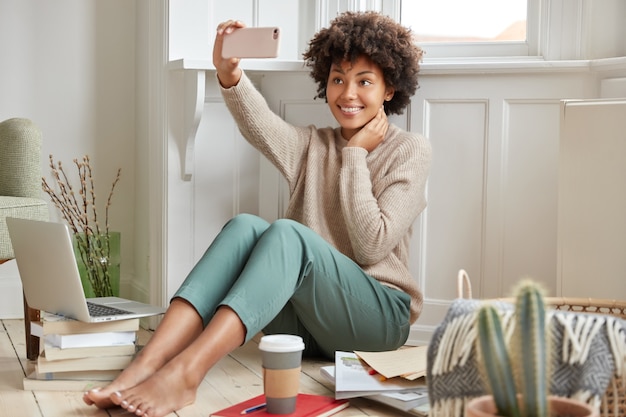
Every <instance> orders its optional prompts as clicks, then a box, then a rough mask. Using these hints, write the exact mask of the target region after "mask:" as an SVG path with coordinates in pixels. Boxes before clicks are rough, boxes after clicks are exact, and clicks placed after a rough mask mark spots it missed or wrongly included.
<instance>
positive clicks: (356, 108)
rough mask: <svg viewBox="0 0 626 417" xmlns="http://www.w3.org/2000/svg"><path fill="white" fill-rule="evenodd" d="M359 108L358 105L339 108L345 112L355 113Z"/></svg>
mask: <svg viewBox="0 0 626 417" xmlns="http://www.w3.org/2000/svg"><path fill="white" fill-rule="evenodd" d="M360 110H361V108H360V107H342V108H341V111H343V112H346V113H356V112H358V111H360Z"/></svg>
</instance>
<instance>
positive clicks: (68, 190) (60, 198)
mask: <svg viewBox="0 0 626 417" xmlns="http://www.w3.org/2000/svg"><path fill="white" fill-rule="evenodd" d="M74 165H75V166H76V170H77V172H78V185H77V186H76V187H73V186H72V184H71V181H70V178H69V176H68V174H67V173H66V172H65V170H64V168H63V165H62V163H61V161H58V162H57V163H55V161H54V159H53V157H52V155H50V169H51V171H52V176H53V179H54V183H53V185H52V186H51V185H49V184H48V182H47V181H46V179H45V178H42V187H43V190H44V191H45V192H46V193H47V194H48V195H49V196H50V199H51V201H52V202H53V203H54V205H55V206H56V207H57V209H59V211H60V212H61V215H62V216H63V218H64V219H65V221H66V222H67V224H68V225H69V227H70V229H71V231H72V233H73V240H74V252H75V254H76V262H77V264H78V271H79V273H80V276H81V281H82V284H83V290H84V292H85V296H86V297H88V298H90V297H108V296H118V295H119V286H120V233H119V232H114V231H111V230H110V229H109V207H110V206H111V199H112V197H113V191H114V189H115V186H116V185H117V183H118V181H119V179H120V172H121V169H118V171H117V175H116V177H115V179H114V180H113V184H112V185H111V190H110V192H109V195H108V198H107V199H106V200H105V201H104V217H102V216H100V217H99V216H98V210H97V209H96V192H95V183H94V178H93V170H92V167H91V161H90V159H89V156H88V155H85V156H83V158H82V160H78V159H74ZM53 186H54V187H53Z"/></svg>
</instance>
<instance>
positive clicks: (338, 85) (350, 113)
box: [326, 55, 394, 140]
mask: <svg viewBox="0 0 626 417" xmlns="http://www.w3.org/2000/svg"><path fill="white" fill-rule="evenodd" d="M393 91H394V90H393V88H391V87H388V86H387V85H386V84H385V79H384V76H383V72H382V70H381V69H380V67H379V66H378V65H376V64H375V63H373V62H372V61H371V60H370V59H369V58H368V57H367V56H365V55H361V56H360V57H358V58H357V59H356V60H355V61H354V62H350V61H342V62H341V63H340V64H333V65H332V66H331V67H330V73H329V75H328V82H327V85H326V100H327V101H328V106H329V107H330V111H331V112H332V114H333V116H334V117H335V119H337V122H339V125H340V126H341V134H342V136H343V138H344V139H346V140H350V138H351V137H352V136H354V134H355V133H356V132H358V131H359V130H361V128H362V127H363V126H365V124H367V122H369V121H370V120H372V119H373V118H374V116H376V113H377V112H378V110H379V109H380V107H381V106H382V105H383V102H384V101H385V100H387V101H388V100H391V97H393Z"/></svg>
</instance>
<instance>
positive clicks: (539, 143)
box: [486, 100, 559, 296]
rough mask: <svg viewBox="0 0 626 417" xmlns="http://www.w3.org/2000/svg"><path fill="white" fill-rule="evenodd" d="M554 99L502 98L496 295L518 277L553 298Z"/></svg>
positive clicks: (556, 107)
mask: <svg viewBox="0 0 626 417" xmlns="http://www.w3.org/2000/svg"><path fill="white" fill-rule="evenodd" d="M558 115H559V102H558V100H547V101H543V100H507V101H506V102H505V103H504V113H503V121H502V126H503V135H502V140H503V148H502V149H503V152H504V155H503V173H502V174H503V175H502V212H503V213H504V215H503V225H502V229H501V236H502V237H501V247H502V260H501V265H502V269H501V275H500V280H499V282H498V285H499V286H500V291H499V294H498V293H491V291H486V293H487V295H488V296H498V295H501V294H507V293H510V291H511V290H512V288H513V287H514V285H515V283H517V282H518V281H519V280H520V279H521V278H524V277H530V278H533V279H535V280H538V281H541V282H543V283H545V285H546V287H547V290H548V291H549V293H550V294H552V295H554V294H555V277H556V262H555V259H556V216H557V213H556V206H557V186H558V166H557V164H556V163H555V162H556V161H557V160H558V149H559V135H558V132H559V125H558Z"/></svg>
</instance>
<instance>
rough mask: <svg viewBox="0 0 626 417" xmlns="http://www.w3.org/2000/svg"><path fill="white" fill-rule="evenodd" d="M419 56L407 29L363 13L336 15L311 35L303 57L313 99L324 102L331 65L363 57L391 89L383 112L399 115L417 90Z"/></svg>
mask: <svg viewBox="0 0 626 417" xmlns="http://www.w3.org/2000/svg"><path fill="white" fill-rule="evenodd" d="M422 54H423V52H422V49H421V48H420V47H419V46H417V45H416V44H415V43H414V40H413V34H412V32H411V30H410V29H409V28H406V27H404V26H402V25H400V24H399V23H397V22H396V21H395V20H393V19H391V18H390V17H387V16H384V15H382V14H380V13H377V12H373V11H367V12H345V13H342V14H341V15H339V16H337V17H336V18H335V19H334V20H333V21H332V22H331V24H330V26H329V27H328V28H324V29H322V30H320V31H319V32H318V33H317V34H315V36H314V37H313V39H311V41H310V42H309V49H308V50H307V51H306V52H305V53H304V54H303V57H304V63H305V65H306V66H308V67H310V68H311V73H310V75H311V77H312V78H313V79H314V80H315V82H316V83H317V97H318V98H323V99H326V84H327V82H328V76H329V73H330V67H331V65H332V64H339V63H341V62H343V61H350V62H354V61H355V60H356V59H357V58H358V57H360V56H362V55H366V56H367V57H369V59H371V60H372V62H374V63H375V64H376V65H378V66H379V67H380V68H381V70H382V72H383V75H384V78H385V83H386V84H387V86H389V87H393V88H394V90H395V93H394V95H393V98H392V99H391V100H390V101H389V102H385V112H386V113H387V114H402V112H403V110H404V108H405V107H406V106H407V105H408V104H409V102H410V100H411V96H413V94H415V91H416V90H417V87H418V83H417V73H418V72H419V63H420V61H421V58H422Z"/></svg>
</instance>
